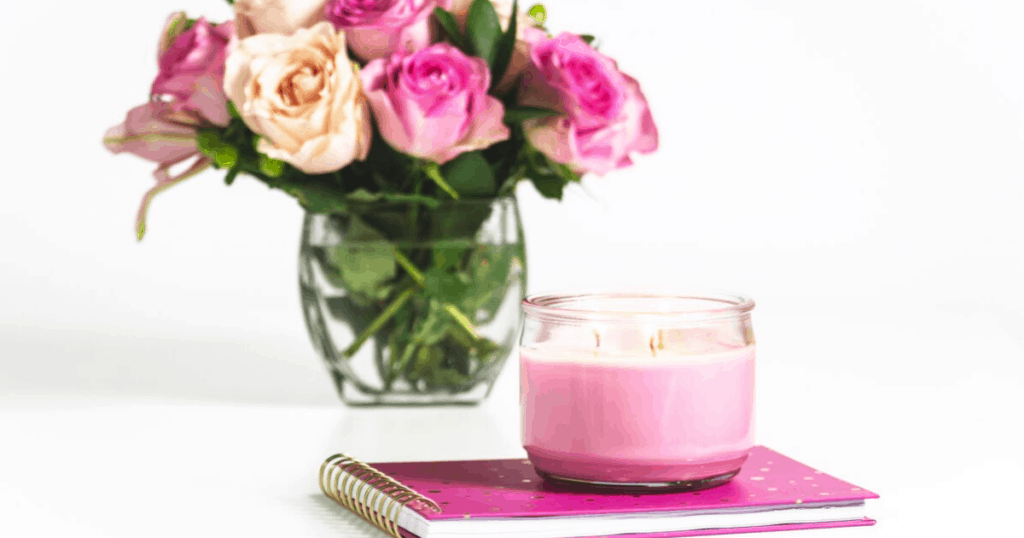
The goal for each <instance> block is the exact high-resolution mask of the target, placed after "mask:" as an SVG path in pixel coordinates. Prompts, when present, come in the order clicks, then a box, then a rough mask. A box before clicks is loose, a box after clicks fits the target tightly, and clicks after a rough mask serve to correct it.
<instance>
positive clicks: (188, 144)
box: [103, 102, 196, 163]
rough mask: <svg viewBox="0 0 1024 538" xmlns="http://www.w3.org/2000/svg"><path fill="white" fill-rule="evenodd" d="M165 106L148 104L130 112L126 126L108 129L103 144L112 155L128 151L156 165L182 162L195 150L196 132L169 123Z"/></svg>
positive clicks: (183, 126) (167, 109) (162, 104)
mask: <svg viewBox="0 0 1024 538" xmlns="http://www.w3.org/2000/svg"><path fill="white" fill-rule="evenodd" d="M168 112H170V110H169V108H168V106H167V105H166V104H165V103H153V102H151V103H146V104H144V105H140V106H137V107H135V108H133V109H131V110H129V111H128V114H127V117H126V118H125V121H124V123H122V124H120V125H115V126H114V127H111V128H110V129H108V130H107V132H106V134H105V136H104V140H103V142H104V144H105V145H106V147H107V149H108V150H110V151H111V152H113V153H122V152H128V153H133V154H135V155H138V156H139V157H142V158H143V159H146V160H149V161H155V162H160V163H162V162H168V161H174V160H178V159H181V158H183V157H185V156H187V155H189V154H192V153H194V152H195V151H196V141H195V136H196V130H195V129H193V128H191V127H188V126H185V125H181V124H178V123H173V122H171V121H167V119H165V118H166V116H167V113H168Z"/></svg>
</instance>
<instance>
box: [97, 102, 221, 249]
mask: <svg viewBox="0 0 1024 538" xmlns="http://www.w3.org/2000/svg"><path fill="white" fill-rule="evenodd" d="M209 124H210V123H209V122H208V121H205V120H203V118H201V117H199V116H197V115H196V114H195V113H192V112H182V111H178V110H175V107H174V105H173V104H171V103H163V102H158V101H151V102H149V103H146V104H144V105H140V106H137V107H135V108H133V109H131V110H129V111H128V115H127V117H126V118H125V121H124V123H121V124H119V125H115V126H114V127H111V128H110V129H108V130H107V133H106V136H105V137H104V139H103V143H104V145H106V146H107V149H109V150H110V151H111V152H113V153H122V152H128V153H134V154H135V155H137V156H139V157H142V158H143V159H146V160H149V161H153V162H156V163H158V164H159V166H158V167H157V169H156V171H155V172H153V177H154V178H155V179H156V185H155V186H153V188H152V189H150V190H149V191H148V192H146V195H145V196H143V198H142V204H141V205H140V206H139V212H138V215H137V216H136V219H135V233H136V236H137V237H138V238H139V239H142V235H143V234H144V233H145V231H146V212H147V211H148V210H149V203H150V202H151V201H152V200H153V197H154V196H156V195H157V194H158V193H160V192H161V191H163V190H166V189H167V188H169V187H171V186H173V185H175V184H177V183H180V182H182V181H184V180H186V179H188V178H190V177H192V176H194V175H196V174H198V173H199V172H202V171H203V170H205V169H207V168H209V167H210V164H211V162H210V159H209V158H208V157H206V156H204V155H203V154H202V153H201V152H200V151H199V148H198V146H197V145H196V129H197V128H198V127H201V126H203V125H206V126H209ZM188 161H191V164H183V163H187V162H188ZM179 164H183V166H184V167H185V170H184V171H182V172H179V173H176V174H175V173H172V172H171V167H172V166H176V165H179Z"/></svg>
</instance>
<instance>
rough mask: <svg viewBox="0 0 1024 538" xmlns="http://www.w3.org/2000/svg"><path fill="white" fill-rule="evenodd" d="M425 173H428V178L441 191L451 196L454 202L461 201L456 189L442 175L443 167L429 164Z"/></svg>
mask: <svg viewBox="0 0 1024 538" xmlns="http://www.w3.org/2000/svg"><path fill="white" fill-rule="evenodd" d="M423 171H424V172H426V173H427V177H429V178H430V180H431V181H433V182H434V183H436V184H437V186H438V187H441V190H443V191H444V192H447V193H448V196H451V197H452V199H453V200H458V199H459V193H457V192H455V189H453V188H452V186H451V185H449V184H448V182H447V181H445V180H444V176H442V175H441V167H440V166H438V165H437V163H427V166H426V167H425V168H424V169H423Z"/></svg>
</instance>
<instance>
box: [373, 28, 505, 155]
mask: <svg viewBox="0 0 1024 538" xmlns="http://www.w3.org/2000/svg"><path fill="white" fill-rule="evenodd" d="M362 80H363V90H364V91H365V92H366V97H367V99H368V100H369V101H370V108H371V109H373V115H374V117H375V118H376V119H377V125H378V127H379V128H380V132H381V135H382V136H383V137H384V139H385V140H387V141H388V143H389V144H391V145H392V146H393V147H395V148H396V149H398V150H399V151H402V152H404V153H408V154H410V155H414V156H416V157H420V158H423V159H429V160H431V161H434V162H437V163H445V162H447V161H450V160H451V159H454V158H455V157H456V156H458V155H459V154H461V153H465V152H468V151H474V150H478V149H483V148H486V147H488V146H490V145H492V144H494V143H496V142H500V141H502V140H506V139H507V138H508V137H509V129H508V127H506V126H505V124H504V123H502V118H503V117H504V114H505V109H504V107H503V106H502V104H501V101H499V100H497V99H495V98H494V97H491V96H489V95H487V88H488V87H489V86H490V83H491V74H490V71H488V70H487V64H486V63H485V62H484V61H483V60H481V59H479V58H470V57H468V56H466V55H465V54H463V53H462V52H461V51H459V50H458V49H456V48H455V47H453V46H451V45H448V44H447V43H438V44H436V45H432V46H430V47H428V48H426V49H423V50H421V51H419V52H415V53H412V54H402V53H395V54H392V55H391V56H389V57H387V58H380V59H377V60H374V61H372V62H370V63H369V64H368V65H367V66H366V67H365V68H364V69H363V72H362Z"/></svg>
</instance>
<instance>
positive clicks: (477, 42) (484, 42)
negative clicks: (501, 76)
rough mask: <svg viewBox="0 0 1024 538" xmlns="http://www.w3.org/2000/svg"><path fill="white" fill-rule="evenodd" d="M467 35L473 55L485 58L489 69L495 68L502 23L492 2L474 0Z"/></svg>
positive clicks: (470, 9)
mask: <svg viewBox="0 0 1024 538" xmlns="http://www.w3.org/2000/svg"><path fill="white" fill-rule="evenodd" d="M466 35H467V37H469V44H470V46H471V48H472V50H473V55H474V56H477V57H479V58H483V60H484V61H485V62H487V66H488V67H491V66H493V65H494V57H495V53H496V52H497V44H498V40H499V39H501V23H500V22H499V21H498V13H497V12H496V11H494V5H493V4H491V0H474V1H473V3H472V4H471V5H470V6H469V14H468V15H467V16H466Z"/></svg>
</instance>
